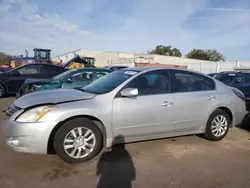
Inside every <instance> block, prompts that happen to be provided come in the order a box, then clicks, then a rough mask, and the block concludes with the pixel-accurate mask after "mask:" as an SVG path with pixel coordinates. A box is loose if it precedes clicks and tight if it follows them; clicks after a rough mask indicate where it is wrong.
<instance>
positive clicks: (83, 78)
mask: <svg viewBox="0 0 250 188" xmlns="http://www.w3.org/2000/svg"><path fill="white" fill-rule="evenodd" d="M110 72H111V71H110V70H108V69H99V68H80V69H71V70H68V71H66V72H63V73H61V74H59V75H57V76H55V77H53V78H51V79H27V80H26V81H25V82H24V84H23V85H22V87H21V88H20V90H19V91H18V93H17V94H16V98H19V97H21V96H23V95H25V94H28V93H32V92H35V91H44V90H49V89H58V88H80V87H84V86H86V85H88V84H90V83H91V82H93V81H94V80H96V79H98V78H100V77H102V76H105V75H107V74H108V73H110Z"/></svg>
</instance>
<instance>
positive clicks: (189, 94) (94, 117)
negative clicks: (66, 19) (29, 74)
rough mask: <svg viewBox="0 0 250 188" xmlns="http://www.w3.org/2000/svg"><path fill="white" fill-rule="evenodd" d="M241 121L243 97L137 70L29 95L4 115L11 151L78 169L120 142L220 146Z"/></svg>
mask: <svg viewBox="0 0 250 188" xmlns="http://www.w3.org/2000/svg"><path fill="white" fill-rule="evenodd" d="M245 115H246V107H245V102H244V95H243V94H242V92H241V91H239V90H238V89H236V88H231V87H228V86H226V85H225V84H223V83H221V82H219V81H217V80H215V79H213V78H211V77H209V76H206V75H204V74H201V73H196V72H193V71H187V70H180V69H169V68H159V67H135V68H128V69H121V70H117V71H115V72H112V73H110V74H108V75H106V76H104V77H102V78H100V79H98V80H96V81H95V82H93V83H91V84H89V85H87V86H85V87H84V88H82V89H57V90H50V91H44V92H35V93H31V94H29V95H25V96H23V97H21V98H19V99H17V100H16V101H15V102H14V103H13V104H12V105H11V106H10V107H9V108H8V109H7V110H6V120H5V125H4V133H5V142H6V144H7V145H8V146H9V147H10V148H11V149H13V150H15V151H19V152H29V153H37V154H47V153H48V152H49V151H50V152H51V151H55V153H57V155H59V157H60V158H61V159H63V160H64V161H66V162H68V163H79V162H85V161H87V160H90V159H92V158H93V157H95V156H96V155H97V154H98V153H99V152H100V150H101V149H102V147H106V148H110V147H111V146H112V145H113V144H116V143H120V142H122V141H125V142H134V141H142V140H149V139H157V138H165V137H173V136H181V135H188V134H204V135H205V136H206V138H207V139H209V140H213V141H218V140H221V139H223V138H224V137H225V136H226V135H227V132H228V130H229V128H230V127H234V126H235V125H237V124H239V123H241V122H242V120H243V118H244V117H245ZM38 132H39V136H38ZM24 135H25V136H24ZM123 137H124V140H123V139H120V140H119V139H118V138H123Z"/></svg>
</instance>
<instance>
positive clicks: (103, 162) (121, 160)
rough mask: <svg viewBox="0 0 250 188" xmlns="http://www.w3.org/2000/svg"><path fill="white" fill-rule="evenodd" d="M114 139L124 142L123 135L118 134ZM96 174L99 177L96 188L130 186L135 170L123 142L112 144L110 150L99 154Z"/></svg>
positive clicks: (129, 187) (123, 187) (134, 176)
mask: <svg viewBox="0 0 250 188" xmlns="http://www.w3.org/2000/svg"><path fill="white" fill-rule="evenodd" d="M115 140H119V143H124V137H123V136H121V135H120V136H118V137H116V138H115ZM96 174H97V175H98V176H99V177H100V178H99V182H98V184H97V188H112V187H115V188H131V187H132V181H134V180H135V178H136V172H135V167H134V163H133V160H132V157H131V156H130V154H129V152H128V151H127V150H126V148H125V145H124V144H119V145H114V146H113V147H112V150H111V151H107V152H105V153H103V154H102V155H101V156H100V159H99V161H98V164H97V169H96Z"/></svg>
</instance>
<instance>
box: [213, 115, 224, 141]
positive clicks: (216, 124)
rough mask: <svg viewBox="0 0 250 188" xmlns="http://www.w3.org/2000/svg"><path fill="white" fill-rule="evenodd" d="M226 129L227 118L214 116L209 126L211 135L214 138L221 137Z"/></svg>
mask: <svg viewBox="0 0 250 188" xmlns="http://www.w3.org/2000/svg"><path fill="white" fill-rule="evenodd" d="M227 128H228V122H227V118H226V117H225V116H223V115H218V116H216V117H215V118H214V119H213V121H212V124H211V129H212V134H213V135H214V136H216V137H222V136H223V135H224V134H225V133H226V132H227Z"/></svg>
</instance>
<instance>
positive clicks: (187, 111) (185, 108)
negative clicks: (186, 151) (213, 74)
mask: <svg viewBox="0 0 250 188" xmlns="http://www.w3.org/2000/svg"><path fill="white" fill-rule="evenodd" d="M172 73H173V74H172V80H173V86H174V88H173V92H174V93H175V95H174V101H175V103H174V105H175V109H174V110H175V114H178V115H176V116H175V117H176V119H175V131H176V132H185V131H194V130H201V129H203V127H204V126H205V124H206V119H207V117H208V114H209V113H210V111H211V109H212V108H213V106H215V105H216V97H217V96H216V90H215V83H214V81H213V80H212V79H210V78H208V77H205V76H203V75H200V74H196V73H191V72H187V71H172Z"/></svg>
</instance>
